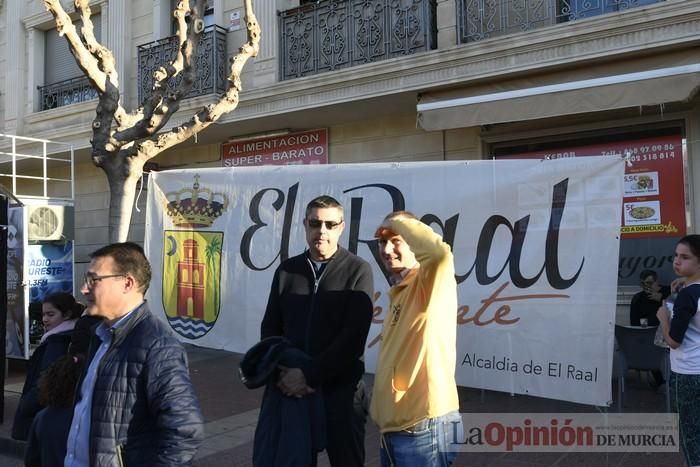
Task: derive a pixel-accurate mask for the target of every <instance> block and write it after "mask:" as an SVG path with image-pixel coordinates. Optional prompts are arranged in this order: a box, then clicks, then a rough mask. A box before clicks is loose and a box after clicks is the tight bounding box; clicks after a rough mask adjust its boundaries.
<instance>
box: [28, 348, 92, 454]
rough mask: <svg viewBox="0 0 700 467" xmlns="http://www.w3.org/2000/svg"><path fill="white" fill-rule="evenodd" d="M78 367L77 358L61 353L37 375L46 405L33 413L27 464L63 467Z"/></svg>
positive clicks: (80, 367)
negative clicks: (60, 355)
mask: <svg viewBox="0 0 700 467" xmlns="http://www.w3.org/2000/svg"><path fill="white" fill-rule="evenodd" d="M81 369H82V363H81V360H80V359H78V358H77V357H73V356H72V355H64V356H63V357H61V358H59V359H58V360H56V361H55V362H54V363H52V364H51V366H49V367H48V368H47V369H46V371H45V372H44V373H43V374H42V375H41V377H40V378H39V401H40V402H41V404H42V405H44V406H46V408H45V409H41V410H40V411H39V413H38V414H36V417H34V421H33V422H32V427H31V428H30V430H29V438H28V439H27V446H26V449H25V451H24V465H25V466H26V467H63V460H64V458H65V457H66V442H67V440H68V432H69V431H70V424H71V420H72V419H73V396H74V394H75V387H76V385H77V383H78V378H79V377H80V371H81Z"/></svg>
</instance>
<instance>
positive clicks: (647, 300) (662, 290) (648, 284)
mask: <svg viewBox="0 0 700 467" xmlns="http://www.w3.org/2000/svg"><path fill="white" fill-rule="evenodd" d="M639 281H640V285H641V287H642V290H641V291H639V292H637V293H636V294H635V295H634V297H632V301H631V302H630V325H632V326H641V320H642V319H646V324H647V326H658V325H659V320H658V319H657V318H656V310H658V309H659V307H660V306H661V302H662V301H663V300H664V299H665V298H666V297H668V296H669V295H671V288H670V287H668V286H666V285H660V284H659V281H658V280H657V276H656V272H655V271H652V270H651V269H645V270H644V271H642V272H641V273H640V274H639Z"/></svg>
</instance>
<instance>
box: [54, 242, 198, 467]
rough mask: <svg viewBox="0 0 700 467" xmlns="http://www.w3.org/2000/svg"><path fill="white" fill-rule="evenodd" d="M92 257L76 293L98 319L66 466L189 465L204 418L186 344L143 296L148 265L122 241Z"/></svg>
mask: <svg viewBox="0 0 700 467" xmlns="http://www.w3.org/2000/svg"><path fill="white" fill-rule="evenodd" d="M90 258H91V261H90V266H89V268H88V272H87V273H86V274H85V280H84V283H83V286H82V288H81V292H82V294H83V295H84V296H85V299H86V301H87V313H88V314H89V315H90V316H98V317H101V318H102V319H103V322H102V323H101V324H99V325H98V326H97V327H96V328H95V334H94V335H93V336H92V338H91V342H90V348H89V352H88V357H87V360H86V362H85V364H86V369H85V370H84V372H83V375H82V377H81V381H80V382H79V384H78V388H77V394H76V396H77V397H76V403H75V407H74V409H73V421H72V423H71V427H70V433H69V435H68V443H67V448H68V449H67V454H66V458H65V462H64V465H65V467H89V466H93V465H125V466H128V465H149V466H173V465H188V464H189V462H190V461H191V460H192V458H193V457H194V454H195V452H196V451H197V448H198V447H199V445H200V444H201V442H202V439H203V417H202V413H201V410H200V408H199V402H198V400H197V396H196V395H195V393H194V389H193V387H192V383H191V381H190V377H189V371H188V368H187V355H186V353H185V350H184V348H183V347H182V345H181V344H180V343H179V342H178V340H177V339H176V338H175V336H174V335H173V334H172V332H171V331H170V329H169V328H168V327H167V325H166V324H164V323H163V321H161V320H159V319H157V318H156V317H155V316H153V315H152V314H151V312H150V311H149V309H148V304H147V303H146V301H145V300H144V294H145V293H146V290H147V289H148V286H149V284H150V282H151V266H150V264H149V262H148V260H147V259H146V256H145V255H144V253H143V250H142V249H141V247H140V246H138V245H136V244H134V243H128V242H127V243H115V244H111V245H107V246H106V247H103V248H100V249H99V250H97V251H95V252H94V253H92V254H91V255H90Z"/></svg>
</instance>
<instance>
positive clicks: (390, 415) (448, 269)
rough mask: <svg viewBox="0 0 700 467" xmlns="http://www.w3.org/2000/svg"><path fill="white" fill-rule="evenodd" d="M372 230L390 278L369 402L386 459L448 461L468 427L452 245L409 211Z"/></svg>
mask: <svg viewBox="0 0 700 467" xmlns="http://www.w3.org/2000/svg"><path fill="white" fill-rule="evenodd" d="M375 237H376V238H377V239H378V245H379V253H380V255H381V260H382V264H383V265H384V269H385V270H386V271H387V273H389V274H390V280H391V283H392V284H393V285H392V287H391V289H390V290H389V300H390V303H389V308H388V310H389V312H388V314H387V316H386V317H385V318H384V325H383V328H382V343H381V348H380V349H379V359H378V361H377V373H376V375H375V378H374V392H373V394H372V402H371V405H370V415H371V416H372V419H373V420H374V421H375V423H377V425H378V426H379V430H380V433H381V435H380V436H381V439H380V456H381V465H382V467H389V466H392V467H447V466H450V465H452V463H453V462H454V460H455V458H456V456H457V453H456V452H454V451H450V448H449V444H450V443H453V442H461V441H462V439H461V437H462V433H463V428H462V420H461V417H460V414H459V398H458V395H457V384H456V382H455V365H456V354H457V282H456V280H455V268H454V258H453V256H452V250H451V248H450V245H448V244H447V243H445V242H444V241H443V240H442V238H441V237H440V235H438V234H437V233H435V232H434V231H433V230H432V229H431V228H430V227H429V226H427V225H425V224H423V223H422V222H421V221H420V220H418V219H417V218H416V216H414V215H413V214H412V213H410V212H407V211H397V212H393V213H391V214H389V215H388V216H386V217H385V218H384V221H383V222H382V224H381V225H380V226H379V228H378V229H377V231H376V233H375ZM454 438H457V439H454Z"/></svg>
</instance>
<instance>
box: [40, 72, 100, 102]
mask: <svg viewBox="0 0 700 467" xmlns="http://www.w3.org/2000/svg"><path fill="white" fill-rule="evenodd" d="M37 89H38V90H39V110H49V109H55V108H56V107H62V106H64V105H70V104H76V103H78V102H84V101H89V100H91V99H97V91H95V89H94V88H93V87H92V86H91V85H90V81H88V79H87V76H79V77H77V78H71V79H66V80H63V81H58V82H56V83H53V84H47V85H46V86H37Z"/></svg>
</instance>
